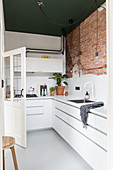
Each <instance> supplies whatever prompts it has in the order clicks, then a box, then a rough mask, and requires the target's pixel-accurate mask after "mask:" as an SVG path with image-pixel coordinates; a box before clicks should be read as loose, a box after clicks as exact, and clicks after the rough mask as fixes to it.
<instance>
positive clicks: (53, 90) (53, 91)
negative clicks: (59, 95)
mask: <svg viewBox="0 0 113 170" xmlns="http://www.w3.org/2000/svg"><path fill="white" fill-rule="evenodd" d="M55 89H56V88H55V87H50V89H49V90H50V95H51V96H54V94H55Z"/></svg>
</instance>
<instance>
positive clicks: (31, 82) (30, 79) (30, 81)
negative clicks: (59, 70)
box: [26, 76, 55, 95]
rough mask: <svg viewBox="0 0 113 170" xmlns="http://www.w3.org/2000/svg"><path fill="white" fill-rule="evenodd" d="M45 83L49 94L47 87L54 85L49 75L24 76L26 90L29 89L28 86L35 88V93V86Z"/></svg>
mask: <svg viewBox="0 0 113 170" xmlns="http://www.w3.org/2000/svg"><path fill="white" fill-rule="evenodd" d="M45 83H46V85H47V94H48V95H49V94H50V92H49V88H50V87H51V86H55V81H54V80H52V79H49V77H43V76H42V77H40V76H27V77H26V90H27V92H28V90H29V89H30V87H33V88H35V93H36V94H37V88H38V85H39V84H40V85H43V84H45Z"/></svg>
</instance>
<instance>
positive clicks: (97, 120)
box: [55, 101, 107, 134]
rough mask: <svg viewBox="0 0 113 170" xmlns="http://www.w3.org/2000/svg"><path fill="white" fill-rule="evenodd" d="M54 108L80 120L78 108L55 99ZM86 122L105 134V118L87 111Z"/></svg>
mask: <svg viewBox="0 0 113 170" xmlns="http://www.w3.org/2000/svg"><path fill="white" fill-rule="evenodd" d="M55 108H58V109H60V110H62V111H64V112H66V113H68V114H70V115H72V116H74V117H75V118H77V119H78V120H81V116H80V109H79V108H76V107H73V106H70V105H67V104H65V103H61V102H58V101H55ZM81 123H82V122H81ZM88 124H89V125H90V126H92V127H94V128H95V129H97V130H100V131H102V132H104V133H106V134H107V119H106V118H104V117H101V116H98V115H95V114H93V113H88Z"/></svg>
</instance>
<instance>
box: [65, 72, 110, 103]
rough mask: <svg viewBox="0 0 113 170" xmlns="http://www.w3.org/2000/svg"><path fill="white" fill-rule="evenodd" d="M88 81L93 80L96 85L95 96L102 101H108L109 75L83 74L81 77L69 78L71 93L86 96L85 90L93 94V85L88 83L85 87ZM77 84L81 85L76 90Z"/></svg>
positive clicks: (81, 96)
mask: <svg viewBox="0 0 113 170" xmlns="http://www.w3.org/2000/svg"><path fill="white" fill-rule="evenodd" d="M86 82H92V83H93V85H94V93H95V98H96V99H98V100H101V101H104V102H105V103H106V102H107V75H102V76H96V75H83V76H81V77H73V78H70V79H68V83H69V94H71V95H74V96H77V97H80V98H84V95H85V92H86V91H88V92H89V94H90V96H91V86H90V85H87V86H86V88H84V84H85V83H86ZM75 86H79V87H80V91H79V90H75Z"/></svg>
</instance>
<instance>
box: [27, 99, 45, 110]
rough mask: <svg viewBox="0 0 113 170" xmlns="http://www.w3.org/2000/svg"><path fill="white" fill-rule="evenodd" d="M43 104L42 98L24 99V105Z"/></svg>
mask: <svg viewBox="0 0 113 170" xmlns="http://www.w3.org/2000/svg"><path fill="white" fill-rule="evenodd" d="M34 106H43V100H26V107H28V108H29V107H34Z"/></svg>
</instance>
